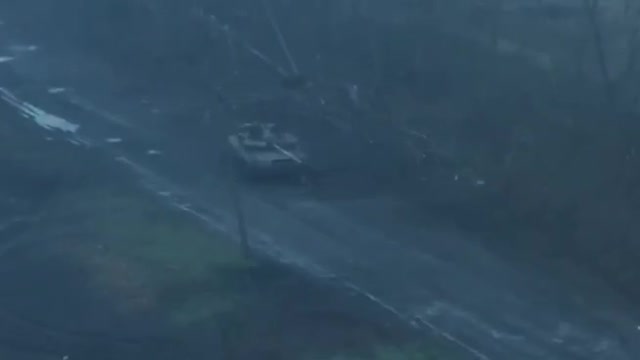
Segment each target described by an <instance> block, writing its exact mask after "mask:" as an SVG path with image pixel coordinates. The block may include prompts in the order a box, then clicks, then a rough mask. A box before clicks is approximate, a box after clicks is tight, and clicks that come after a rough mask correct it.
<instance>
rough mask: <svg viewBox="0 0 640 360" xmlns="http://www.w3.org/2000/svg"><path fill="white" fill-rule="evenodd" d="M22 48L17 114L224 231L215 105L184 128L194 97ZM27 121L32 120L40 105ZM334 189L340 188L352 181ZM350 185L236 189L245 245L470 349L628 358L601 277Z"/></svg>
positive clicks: (229, 228) (615, 301)
mask: <svg viewBox="0 0 640 360" xmlns="http://www.w3.org/2000/svg"><path fill="white" fill-rule="evenodd" d="M22 50H25V49H22ZM47 51H48V50H47ZM26 53H27V55H24V54H25V52H24V51H23V52H22V53H21V54H23V55H20V56H22V58H20V59H16V60H13V61H9V62H7V63H6V64H5V65H6V66H9V67H10V69H11V71H9V72H8V75H7V77H8V79H9V80H8V81H7V84H8V85H6V90H7V91H8V94H10V96H8V97H11V96H13V97H14V98H17V99H19V100H20V101H18V102H15V101H14V103H13V105H12V106H13V107H14V108H15V111H16V112H20V111H23V112H24V110H25V107H24V106H25V103H26V104H32V105H34V106H36V107H37V108H38V109H41V110H42V111H43V112H44V113H46V114H56V115H58V116H59V117H61V118H64V119H66V120H67V121H68V122H70V123H72V124H75V125H79V129H78V130H77V131H75V132H74V131H69V132H67V133H64V134H63V133H56V135H55V136H56V137H57V138H59V139H60V140H62V141H69V142H72V143H75V144H77V145H78V146H77V147H76V151H78V152H84V151H101V152H102V153H103V154H105V156H107V157H109V158H111V159H113V160H114V161H115V162H116V163H119V164H120V165H122V167H121V170H120V171H129V172H131V173H133V174H134V176H136V177H137V179H138V180H139V181H140V182H141V183H142V184H143V185H144V187H145V188H146V189H147V190H148V191H150V192H152V193H154V194H156V195H158V196H160V197H162V198H164V199H165V203H166V204H167V205H168V206H173V207H176V208H179V209H181V210H183V211H184V212H186V213H188V214H191V215H192V216H194V217H195V218H197V219H200V220H201V221H202V222H203V223H204V224H205V225H206V226H209V227H210V228H211V229H213V230H216V231H223V232H228V233H229V234H233V233H234V229H235V228H234V226H235V225H234V224H235V217H234V213H233V211H232V205H231V204H232V199H231V198H230V197H229V187H228V186H229V182H228V180H229V174H228V172H227V171H226V170H225V168H224V166H223V165H222V163H221V162H220V161H219V158H220V156H221V153H222V144H223V143H224V142H223V139H224V134H225V133H224V129H225V127H224V126H222V127H219V126H218V125H217V124H220V123H224V124H226V123H228V122H227V121H228V119H226V118H225V116H226V115H225V113H224V112H223V111H219V110H218V111H215V109H213V110H214V111H212V114H213V115H212V116H213V119H214V120H215V121H214V122H213V123H212V124H210V125H206V126H204V127H200V128H194V127H188V126H184V127H182V126H180V125H179V124H180V122H179V121H178V119H181V120H183V121H193V119H196V118H200V117H201V116H203V115H202V114H203V102H202V99H199V96H198V95H197V94H193V95H194V96H192V94H191V93H189V92H188V91H186V90H185V91H180V92H176V91H175V89H158V88H154V89H151V88H150V89H146V90H148V91H147V92H146V93H141V92H129V93H126V94H125V95H123V93H122V92H121V91H120V87H121V86H122V84H123V83H126V81H127V80H126V79H123V78H118V77H117V75H113V74H114V72H111V71H108V72H97V73H96V72H92V71H88V70H87V69H86V67H89V68H91V69H95V68H102V66H103V65H104V64H100V63H99V62H94V60H93V59H88V58H83V57H82V56H80V55H79V54H65V53H62V54H61V53H59V52H57V51H55V50H53V51H49V52H47V53H46V55H44V53H43V52H38V51H27V52H26ZM54 64H55V66H54ZM106 68H107V69H108V66H107V67H106ZM72 73H73V74H74V75H73V76H71V75H69V76H67V74H72ZM115 73H117V72H115ZM9 77H10V78H9ZM57 88H64V89H66V91H53V89H57ZM6 97H7V96H5V100H6ZM169 98H171V99H173V100H172V101H165V100H166V99H169ZM204 108H205V109H206V108H207V107H206V106H204ZM26 117H27V118H28V119H29V120H34V121H35V123H38V122H39V121H38V120H42V113H36V114H35V115H34V114H33V113H28V114H27V116H26ZM49 119H50V118H49ZM216 121H219V122H216ZM167 124H171V125H170V126H172V127H168V126H169V125H167ZM176 124H178V125H177V126H176ZM194 129H200V130H194ZM205 131H207V132H206V133H205ZM42 134H43V135H42V136H43V137H45V136H49V135H45V134H49V133H47V132H46V131H45V130H43V132H42ZM110 139H112V140H110ZM113 139H119V140H118V141H115V140H113ZM319 140H320V141H321V142H323V140H324V146H325V147H327V148H328V147H331V146H332V143H331V141H330V140H327V139H319ZM316 145H317V147H318V148H322V146H323V145H322V144H316ZM375 182H376V181H374V183H375ZM342 184H346V183H342ZM345 186H346V188H347V189H346V190H347V191H345V194H347V193H348V194H353V191H352V189H353V188H356V187H358V186H357V184H355V185H354V184H353V183H352V184H349V185H345ZM362 188H367V187H366V186H363V187H362ZM358 194H359V196H358V197H357V198H354V197H353V196H350V197H341V196H333V197H323V196H321V195H318V193H315V194H314V192H313V191H309V190H308V189H304V188H302V189H299V188H297V189H290V188H284V189H283V188H273V187H255V186H247V187H245V188H243V202H244V205H245V209H246V212H247V219H248V223H249V224H250V225H249V226H250V237H251V240H252V245H253V247H254V249H255V250H256V251H258V252H261V253H263V254H266V255H268V256H270V257H272V258H274V259H277V260H279V261H281V262H283V263H286V264H289V265H292V266H293V267H295V268H298V269H302V270H304V271H306V272H307V273H309V274H312V275H314V276H317V277H321V278H324V279H329V280H331V281H334V282H335V283H337V284H340V285H341V286H343V287H347V288H350V289H351V290H352V291H353V292H356V293H359V294H360V295H361V296H364V297H367V298H369V300H370V301H371V302H372V303H374V304H376V305H377V306H379V307H380V308H381V309H384V310H386V311H387V312H388V313H390V314H392V315H394V316H395V317H397V318H398V319H401V320H402V321H405V322H406V323H408V324H411V325H413V326H414V327H416V328H418V329H423V330H425V333H428V334H436V335H438V336H439V337H440V338H442V339H443V340H445V341H447V342H449V343H451V345H452V346H453V347H457V348H459V349H461V350H462V351H463V352H465V353H466V355H467V356H468V357H469V358H478V359H511V358H518V359H563V360H564V359H599V358H602V357H606V358H607V359H621V360H622V359H633V358H634V356H635V354H636V353H637V351H638V346H640V344H639V339H638V336H639V334H638V332H637V328H636V327H637V321H636V319H635V316H636V314H635V311H636V309H634V308H633V307H632V306H631V305H630V304H627V303H625V302H624V301H623V300H621V299H620V298H618V297H617V295H616V294H614V293H612V292H610V290H609V289H607V288H606V287H602V286H601V284H598V283H595V282H589V281H586V282H584V285H582V287H581V288H579V289H575V288H571V287H569V286H568V284H565V283H561V282H558V281H556V279H553V278H549V277H548V276H547V275H546V274H540V273H536V272H534V271H531V269H522V268H520V267H518V266H517V264H512V263H508V262H505V261H504V260H503V259H501V258H499V257H497V256H495V255H494V254H492V253H491V252H489V251H487V250H486V249H485V248H483V247H482V246H481V245H480V244H482V241H481V240H480V239H478V236H477V235H474V234H469V233H465V232H463V231H461V230H459V229H455V228H449V227H447V226H442V227H423V226H420V224H416V223H412V222H406V221H403V219H402V218H401V217H398V216H397V214H398V213H400V214H401V213H402V210H401V208H402V207H403V204H402V203H398V202H397V201H396V200H397V199H394V198H388V197H387V196H385V194H383V193H381V192H380V191H379V189H376V188H372V189H369V191H363V192H359V193H358ZM589 293H598V294H600V296H599V297H598V299H597V301H596V300H594V299H590V298H589V297H585V296H584V294H589Z"/></svg>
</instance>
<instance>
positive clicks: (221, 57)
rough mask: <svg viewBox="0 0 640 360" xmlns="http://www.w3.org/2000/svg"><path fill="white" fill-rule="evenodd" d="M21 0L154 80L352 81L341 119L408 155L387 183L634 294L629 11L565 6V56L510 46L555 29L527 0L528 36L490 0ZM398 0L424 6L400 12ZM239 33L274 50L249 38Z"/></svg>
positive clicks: (637, 165) (635, 185) (509, 242)
mask: <svg viewBox="0 0 640 360" xmlns="http://www.w3.org/2000/svg"><path fill="white" fill-rule="evenodd" d="M34 1H35V0H32V1H24V0H23V1H14V2H13V4H11V3H10V2H9V3H5V4H4V5H3V6H13V7H15V8H18V7H23V8H24V10H25V12H24V14H25V17H24V19H21V20H22V21H23V22H24V23H25V24H27V23H31V24H32V23H33V19H34V18H36V19H41V22H40V23H41V24H42V29H44V30H45V31H47V30H46V29H57V31H58V32H59V33H58V34H57V35H56V34H51V36H52V37H56V36H57V38H58V40H59V41H60V42H61V43H66V44H77V45H79V46H81V48H82V49H84V50H85V51H89V52H91V53H93V54H95V55H97V56H101V57H105V58H109V59H110V61H112V62H113V63H115V64H118V66H119V68H121V69H128V71H131V72H132V74H133V73H135V74H136V76H138V77H140V78H145V79H147V80H148V81H155V82H157V83H158V84H159V86H162V84H167V82H169V81H181V82H183V83H185V84H188V86H200V87H202V88H203V89H206V88H207V87H211V86H214V87H217V86H221V84H223V83H225V82H234V83H236V84H240V86H241V87H242V86H243V87H244V89H246V90H247V92H251V91H252V90H253V89H254V88H256V87H263V88H264V87H265V86H266V88H269V86H274V88H275V87H277V84H278V83H277V77H278V74H277V71H276V69H275V68H276V66H275V65H274V64H276V65H277V66H279V67H282V68H283V69H285V70H286V71H288V72H291V71H293V67H294V66H295V67H296V68H297V70H298V71H300V72H302V73H304V74H305V75H306V76H308V77H309V78H310V79H311V80H312V81H313V82H314V83H316V84H320V85H325V86H324V87H322V88H321V90H318V91H325V92H327V91H329V92H331V91H336V90H335V89H343V90H344V86H346V85H357V86H358V89H359V97H358V100H359V103H358V104H356V107H357V109H356V110H357V111H355V112H354V111H353V108H350V109H345V111H344V113H345V114H348V116H347V117H348V118H349V120H348V121H357V125H358V126H359V127H360V128H361V129H362V130H363V131H368V132H372V133H375V132H377V133H378V136H379V137H381V138H382V137H393V138H394V141H393V142H389V143H388V144H393V146H395V147H396V149H395V150H396V151H398V152H401V153H402V154H404V156H405V160H406V161H405V162H403V164H402V171H403V181H404V182H403V183H402V184H401V186H398V188H404V189H411V192H412V194H413V195H412V198H414V199H416V198H417V200H418V201H420V202H421V206H424V207H432V208H433V209H435V210H437V212H439V213H446V214H448V215H450V216H452V217H454V218H457V219H459V220H460V222H462V223H464V224H466V225H467V226H474V227H476V228H477V229H479V230H483V231H487V232H492V233H496V232H500V233H501V236H498V237H495V236H492V238H500V239H503V240H496V241H495V243H494V244H492V245H494V246H498V247H501V248H506V249H508V251H525V252H535V253H537V254H538V255H539V256H544V257H547V258H557V259H570V260H573V261H576V262H577V263H579V264H580V265H581V266H584V267H586V268H588V269H591V270H593V272H594V273H596V274H599V275H601V276H603V277H604V278H606V279H607V280H608V281H609V282H610V283H611V284H613V285H615V286H616V287H618V289H619V290H621V291H624V292H625V293H626V294H627V295H629V296H633V297H636V298H638V299H640V290H638V288H637V286H636V284H637V283H638V281H640V269H639V266H638V265H637V264H639V263H640V261H639V260H640V242H639V241H638V240H637V239H638V236H639V235H640V225H638V222H637V221H636V219H637V218H638V217H639V216H640V161H639V156H640V154H638V151H640V150H639V148H640V140H639V137H638V134H639V131H640V125H639V124H640V122H639V121H638V120H640V119H638V116H637V115H636V114H635V113H634V111H635V109H634V106H633V105H634V101H635V100H634V99H635V95H632V94H634V92H633V91H636V90H637V88H634V85H633V84H635V81H634V80H633V79H637V71H638V67H637V65H636V62H637V59H636V57H637V56H636V55H635V52H634V51H635V50H633V49H635V47H636V45H637V44H636V42H637V41H638V37H637V31H636V30H637V29H636V28H635V27H633V26H631V27H627V26H626V25H625V26H613V27H612V26H609V25H607V24H605V23H604V22H602V21H604V20H603V19H604V18H602V17H600V16H599V15H598V13H597V9H598V8H597V7H594V8H589V9H587V10H589V11H592V12H586V14H587V15H582V16H585V17H583V18H576V17H573V13H572V19H574V21H575V23H576V24H578V25H579V26H583V27H582V28H580V27H578V25H576V27H575V28H572V29H571V32H570V35H571V36H575V37H576V38H568V40H567V41H568V43H572V41H573V40H575V41H578V40H576V39H579V41H580V44H582V48H581V49H580V51H579V53H580V54H582V55H581V56H582V58H580V59H577V58H576V60H575V64H578V63H579V64H580V69H582V70H580V71H573V70H575V69H572V68H571V66H570V65H571V61H569V60H568V59H572V58H571V57H569V55H567V54H568V53H563V54H560V55H558V58H559V59H560V60H558V62H557V65H556V64H555V63H553V56H552V57H551V58H550V60H549V61H550V62H551V63H553V66H546V67H540V66H536V65H535V64H532V63H531V62H530V61H528V59H527V58H526V55H527V52H526V51H524V50H523V51H516V50H513V48H514V45H513V44H510V43H508V42H505V40H504V39H503V36H504V37H506V38H509V39H511V40H512V41H517V40H518V39H520V40H522V41H525V40H524V39H525V38H526V40H528V41H529V44H536V45H537V44H542V45H540V47H538V49H541V51H542V50H545V46H544V45H545V44H547V43H548V44H551V43H552V42H553V41H556V43H554V46H555V47H557V48H563V47H564V46H563V45H562V44H559V43H557V39H556V38H555V37H554V36H553V31H555V30H554V29H557V27H554V26H556V25H553V24H552V23H551V20H550V19H549V17H543V18H544V19H543V20H544V21H542V20H540V17H541V15H540V14H539V13H540V12H535V11H534V13H535V14H536V19H537V20H535V21H536V22H531V23H528V24H530V25H531V26H530V27H529V28H527V29H525V30H526V31H527V34H526V35H527V37H525V36H524V35H523V36H520V37H518V36H513V35H514V34H515V32H516V30H517V31H525V30H523V29H515V28H513V27H509V26H514V25H512V23H514V22H513V21H508V20H509V19H505V16H515V15H513V13H509V12H506V10H505V11H503V10H501V8H500V7H499V5H500V2H499V1H495V3H494V4H493V3H492V4H493V5H495V6H493V7H489V8H484V9H478V8H473V7H471V6H470V2H469V3H467V2H465V1H462V0H460V1H451V2H443V1H430V2H421V3H420V4H409V5H407V4H405V3H404V2H403V3H399V2H398V3H397V5H393V4H390V3H389V2H384V1H381V0H380V1H376V2H361V1H349V2H345V1H342V2H338V1H307V2H304V3H302V2H300V1H292V0H272V1H258V0H255V1H253V0H245V1H223V0H219V1H213V0H211V1H205V0H193V1H189V2H183V1H176V0H156V1H144V0H100V1H97V0H96V1H91V2H87V1H83V0H67V1H64V2H61V1H54V0H39V1H37V3H38V4H39V7H38V9H39V12H36V13H34V12H30V13H28V12H27V11H26V10H28V9H30V8H31V6H30V5H29V4H33V2H34ZM592 3H596V2H595V1H592ZM448 4H449V5H448ZM596 5H597V4H596ZM407 6H409V7H408V8H409V9H415V10H416V11H415V12H409V13H413V15H416V14H420V16H408V15H407V11H406V9H407ZM412 6H413V8H412ZM447 6H448V7H447ZM394 9H395V10H397V11H392V10H394ZM14 10H15V9H14ZM543 10H545V11H547V10H548V9H543ZM527 11H529V10H527ZM594 11H595V12H594ZM542 13H543V15H544V14H545V12H544V11H543V12H542ZM27 14H28V15H27ZM385 14H389V17H388V18H385V16H384V15H385ZM434 14H437V16H435V15H434ZM527 14H528V13H527V12H525V13H524V15H522V14H520V15H518V16H529V15H527ZM554 14H555V13H554ZM581 14H585V13H581ZM630 14H631V15H632V13H630ZM210 15H214V16H215V17H216V19H217V21H218V23H216V24H212V23H211V22H210ZM392 15H393V16H392ZM444 15H446V16H449V17H450V18H446V19H445V18H442V16H444ZM631 15H629V16H631ZM545 16H546V15H545ZM554 16H555V15H554ZM478 17H480V18H481V19H480V20H481V21H479V20H478ZM552 17H553V16H552ZM60 19H67V20H68V21H64V22H60ZM421 19H422V20H421ZM437 19H444V21H440V22H438V21H436V20H437ZM18 20H20V19H18ZM385 20H388V21H385ZM472 20H473V21H472ZM478 21H479V23H480V24H481V25H474V24H477V23H478ZM452 24H453V25H452ZM536 24H539V25H536ZM550 24H551V25H550ZM473 26H478V27H477V28H475V29H476V30H475V31H474V28H473ZM534 26H540V28H539V29H537V28H533V27H534ZM543 26H544V28H543ZM225 29H226V30H225ZM510 29H511V32H513V33H514V34H509V33H510ZM580 29H582V30H580ZM36 30H37V29H36ZM533 30H536V31H533ZM278 31H280V32H281V33H282V35H283V39H279V38H278V36H279V35H278ZM620 31H624V34H626V36H627V37H625V39H627V41H628V43H627V47H626V48H625V49H626V51H624V52H620V51H619V49H620V46H621V45H620V44H621V42H619V41H617V42H615V46H614V44H613V42H612V43H609V42H608V41H609V40H608V39H610V37H608V34H621V33H620ZM532 33H533V34H534V35H531V34H532ZM230 34H231V35H230ZM523 34H524V33H523ZM536 34H538V35H536ZM567 34H569V33H568V32H563V34H560V33H558V34H557V35H558V36H557V38H560V37H561V36H560V35H562V36H567ZM507 35H511V36H507ZM531 36H533V37H534V38H533V40H535V41H533V40H531ZM535 36H537V38H536V37H535ZM282 41H284V42H285V45H286V47H288V51H289V52H290V55H291V56H290V57H291V59H290V58H288V57H287V55H286V51H285V49H283V44H282ZM243 42H246V43H244V45H246V44H250V45H251V46H253V47H254V48H255V50H259V51H260V52H262V53H263V54H264V55H266V56H267V57H268V58H269V60H271V61H273V64H268V63H265V62H260V60H259V59H257V58H256V56H255V54H253V55H252V54H249V53H248V52H247V51H246V50H247V49H246V48H245V49H243V48H242V46H243ZM549 48H551V46H549ZM616 49H618V50H616ZM521 50H522V49H521ZM576 53H578V52H576ZM572 54H573V53H572ZM621 54H622V55H621ZM552 55H553V54H552ZM572 56H573V55H572ZM620 58H624V59H625V61H618V62H615V61H614V60H615V59H620ZM292 63H293V64H292ZM551 63H549V64H551ZM614 63H615V64H617V63H622V64H626V65H625V66H617V67H616V66H614ZM549 64H547V65H549ZM576 66H577V65H576ZM614 68H615V69H623V70H622V71H613V70H612V69H614ZM585 69H586V70H585ZM230 74H236V75H234V76H235V77H234V78H231V75H230ZM140 75H144V76H140ZM178 78H179V79H178ZM269 81H273V83H272V84H270V83H269ZM265 84H266V85H265ZM329 84H334V85H335V86H328V85H329ZM343 85H344V86H343ZM319 89H320V87H319ZM324 95H325V97H326V98H327V99H332V98H336V97H340V96H341V97H342V98H343V100H344V99H345V98H346V97H347V95H348V94H347V92H346V91H343V92H342V93H340V94H338V95H336V93H331V94H329V93H325V94H324ZM332 96H333V97H332ZM347 100H348V99H347ZM343 103H344V104H350V105H348V106H354V104H352V103H350V102H349V101H344V102H343ZM343 103H340V104H342V105H340V106H343V107H344V106H347V105H344V104H343ZM368 128H370V130H369V129H368ZM375 135H376V134H373V136H375ZM394 161H397V158H394ZM425 179H426V180H425ZM416 192H417V193H419V194H421V196H418V197H416V196H414V195H415V193H416Z"/></svg>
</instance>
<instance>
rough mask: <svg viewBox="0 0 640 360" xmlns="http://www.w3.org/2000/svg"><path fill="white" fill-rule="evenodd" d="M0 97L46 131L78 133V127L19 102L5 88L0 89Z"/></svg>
mask: <svg viewBox="0 0 640 360" xmlns="http://www.w3.org/2000/svg"><path fill="white" fill-rule="evenodd" d="M0 97H2V99H4V100H6V101H7V102H8V103H9V104H10V105H12V106H14V107H16V108H18V110H20V112H21V115H22V116H24V117H26V118H28V119H32V120H33V121H35V122H36V124H38V125H39V126H42V127H43V128H45V129H47V130H60V131H63V132H70V133H75V132H76V131H78V128H80V125H77V124H74V123H72V122H69V121H67V120H65V119H63V118H61V117H58V116H56V115H53V114H49V113H47V112H46V111H44V110H42V109H40V108H37V107H36V106H34V105H31V104H29V103H28V102H26V101H22V100H20V99H19V98H17V97H16V96H15V95H13V94H12V93H11V92H10V91H9V90H7V89H5V88H0Z"/></svg>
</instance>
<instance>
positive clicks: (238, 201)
mask: <svg viewBox="0 0 640 360" xmlns="http://www.w3.org/2000/svg"><path fill="white" fill-rule="evenodd" d="M236 175H237V174H236V172H235V169H234V166H233V165H232V166H231V176H230V177H229V179H230V184H231V186H230V187H231V197H232V201H233V210H234V212H235V215H236V223H237V226H238V236H239V238H240V247H241V248H242V254H243V256H244V257H245V259H247V260H248V259H250V258H251V247H250V246H249V235H248V232H247V223H246V218H245V213H244V206H243V202H242V194H241V191H240V187H239V185H238V180H237V178H236Z"/></svg>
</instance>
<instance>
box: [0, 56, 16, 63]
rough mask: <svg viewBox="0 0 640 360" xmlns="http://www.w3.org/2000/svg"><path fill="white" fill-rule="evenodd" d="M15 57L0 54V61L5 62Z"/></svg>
mask: <svg viewBox="0 0 640 360" xmlns="http://www.w3.org/2000/svg"><path fill="white" fill-rule="evenodd" d="M14 59H15V58H14V57H13V56H0V63H6V62H9V61H13V60H14Z"/></svg>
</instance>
